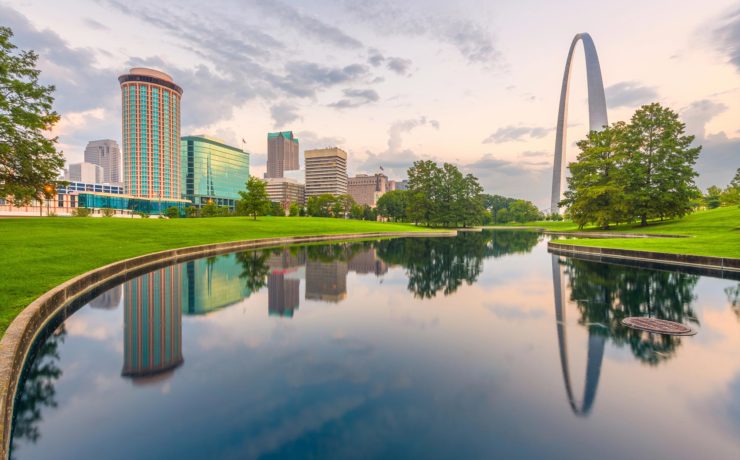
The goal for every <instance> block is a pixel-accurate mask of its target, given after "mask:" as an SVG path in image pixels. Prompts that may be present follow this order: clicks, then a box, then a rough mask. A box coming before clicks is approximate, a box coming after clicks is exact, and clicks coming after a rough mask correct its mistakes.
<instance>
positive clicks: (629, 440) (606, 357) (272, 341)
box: [11, 231, 740, 460]
mask: <svg viewBox="0 0 740 460" xmlns="http://www.w3.org/2000/svg"><path fill="white" fill-rule="evenodd" d="M76 308H77V307H75V309H76ZM626 316H652V317H657V318H662V319H670V320H672V321H679V322H682V323H685V324H689V325H691V326H692V327H693V328H695V329H697V330H698V334H697V335H696V336H693V337H666V336H657V335H650V334H646V333H641V332H638V331H635V330H631V329H627V328H625V327H623V326H621V323H620V320H621V319H622V318H624V317H626ZM35 350H36V351H35V354H34V356H33V357H32V358H30V359H29V362H28V363H27V365H26V372H25V378H24V380H23V383H22V387H21V388H22V389H21V391H19V393H18V395H17V399H16V405H15V420H14V424H13V439H12V452H11V456H12V458H14V459H51V458H53V459H80V458H95V459H103V458H106V459H108V458H110V459H132V458H136V459H165V458H177V459H204V458H209V459H231V458H239V459H242V458H247V459H249V458H265V459H272V458H275V459H278V458H427V459H428V458H465V459H476V458H480V459H490V458H507V459H511V458H555V459H593V458H601V459H610V458H613V459H620V460H621V459H636V458H649V459H659V458H696V457H698V458H707V459H709V458H711V459H725V458H726V459H737V458H738V453H739V452H740V283H738V281H737V280H732V279H721V278H716V277H709V276H702V275H700V274H696V273H682V272H677V271H665V270H655V269H647V268H639V267H632V266H622V265H616V264H606V263H600V262H593V261H586V260H579V259H572V258H566V257H559V256H555V255H552V254H549V253H548V252H547V248H546V239H545V237H543V236H542V235H539V234H537V233H531V232H515V231H496V232H492V231H486V232H482V233H463V234H461V235H460V236H458V237H455V238H401V239H389V240H379V241H363V242H352V243H342V244H320V245H308V246H299V247H286V248H277V249H269V250H258V251H249V252H242V253H235V254H227V255H222V256H217V257H209V258H203V259H198V260H193V261H189V262H185V263H181V264H178V265H173V266H169V267H165V268H162V269H159V270H155V271H153V272H150V273H147V274H144V275H142V276H139V277H136V278H133V279H130V280H128V281H126V282H125V283H123V284H122V285H119V286H116V287H114V288H112V289H109V290H107V291H105V292H103V293H102V294H100V295H99V296H97V297H96V298H94V299H92V300H91V301H90V302H89V303H87V304H85V305H83V306H81V307H80V308H79V309H78V310H77V311H76V312H74V313H73V314H71V315H69V316H68V317H67V318H66V319H63V318H61V317H60V318H59V319H58V320H57V321H55V322H54V324H52V326H51V327H50V328H49V330H48V332H47V333H45V334H44V335H43V337H42V338H41V339H40V340H39V341H38V343H37V346H36V348H35Z"/></svg>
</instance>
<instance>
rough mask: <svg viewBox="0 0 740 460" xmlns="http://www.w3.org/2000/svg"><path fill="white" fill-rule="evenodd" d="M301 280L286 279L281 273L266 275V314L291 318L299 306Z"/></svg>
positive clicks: (275, 272)
mask: <svg viewBox="0 0 740 460" xmlns="http://www.w3.org/2000/svg"><path fill="white" fill-rule="evenodd" d="M300 291H301V280H299V279H294V278H286V277H285V273H284V272H282V271H274V272H272V273H270V274H269V275H267V313H268V315H270V316H283V317H288V318H292V317H293V314H294V313H295V311H296V310H298V306H299V305H300V298H301V295H300Z"/></svg>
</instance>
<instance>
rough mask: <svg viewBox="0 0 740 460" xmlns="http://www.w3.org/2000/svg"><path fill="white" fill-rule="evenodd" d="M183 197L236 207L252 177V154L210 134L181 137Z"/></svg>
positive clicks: (197, 205) (196, 201) (197, 204)
mask: <svg viewBox="0 0 740 460" xmlns="http://www.w3.org/2000/svg"><path fill="white" fill-rule="evenodd" d="M181 148H182V162H181V165H182V179H181V184H182V187H183V188H182V197H183V198H185V199H187V200H190V201H192V202H193V204H194V205H195V206H196V207H201V206H203V205H205V204H207V203H209V202H213V203H215V204H217V205H219V206H228V207H229V208H232V209H233V208H234V207H235V206H236V201H237V200H238V199H239V197H240V196H239V191H240V190H245V189H246V185H245V184H246V182H247V180H248V179H249V153H248V152H245V151H243V150H241V149H238V148H236V147H232V146H230V145H227V144H225V143H223V142H221V141H219V140H217V139H213V138H210V137H207V136H203V135H198V136H185V137H183V138H182V146H181Z"/></svg>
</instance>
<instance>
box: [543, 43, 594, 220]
mask: <svg viewBox="0 0 740 460" xmlns="http://www.w3.org/2000/svg"><path fill="white" fill-rule="evenodd" d="M579 41H580V42H583V51H584V53H585V57H586V81H587V84H588V120H589V129H590V130H591V131H599V130H601V129H602V128H603V127H604V126H606V125H608V124H609V122H608V120H607V114H606V96H605V95H604V82H603V80H602V78H601V67H600V66H599V55H598V54H597V53H596V46H594V41H593V40H592V39H591V36H590V35H589V34H587V33H580V34H577V35H576V36H575V37H573V41H572V42H571V44H570V50H569V51H568V59H567V60H566V61H565V72H564V73H563V86H562V88H561V90H560V105H559V107H558V124H557V128H556V131H555V159H554V162H553V166H552V201H551V202H550V212H551V213H555V212H559V206H558V202H559V201H560V195H561V192H562V183H563V178H564V177H565V162H564V161H563V156H564V154H565V150H566V148H565V143H566V137H567V136H566V130H567V128H568V92H569V87H570V69H571V66H572V63H573V51H574V50H575V48H576V45H577V44H578V42H579Z"/></svg>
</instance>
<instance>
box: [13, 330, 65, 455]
mask: <svg viewBox="0 0 740 460" xmlns="http://www.w3.org/2000/svg"><path fill="white" fill-rule="evenodd" d="M66 335H67V331H66V330H65V329H64V324H61V325H60V326H59V327H58V328H57V329H56V330H55V331H54V332H53V333H52V334H51V335H50V336H49V337H48V338H47V339H46V340H45V341H44V343H43V344H42V345H40V346H39V348H38V350H37V351H36V356H35V357H34V358H33V360H32V361H31V364H30V366H29V367H28V369H27V370H26V372H25V377H24V381H23V384H22V387H21V391H20V392H19V393H18V396H17V399H16V401H15V406H14V408H13V434H12V440H11V446H10V452H11V455H10V458H13V451H14V450H15V448H16V442H17V441H19V440H25V441H28V442H31V443H35V442H36V441H37V440H38V439H39V437H40V436H41V433H40V432H39V429H38V426H37V424H38V422H40V421H41V418H42V415H41V412H42V409H43V408H44V407H56V406H57V402H56V400H55V396H56V390H55V389H54V382H55V381H56V380H58V379H59V377H61V375H62V370H61V369H60V368H59V345H60V344H61V343H62V342H64V338H65V336H66Z"/></svg>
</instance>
